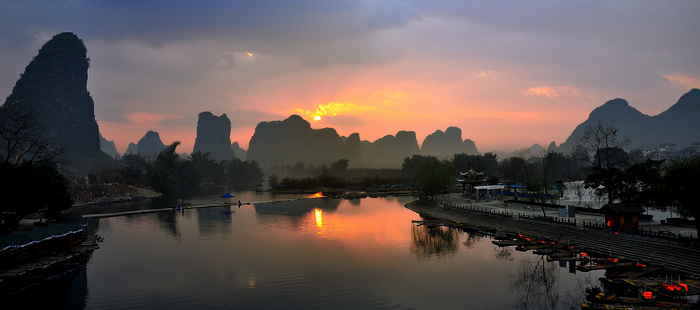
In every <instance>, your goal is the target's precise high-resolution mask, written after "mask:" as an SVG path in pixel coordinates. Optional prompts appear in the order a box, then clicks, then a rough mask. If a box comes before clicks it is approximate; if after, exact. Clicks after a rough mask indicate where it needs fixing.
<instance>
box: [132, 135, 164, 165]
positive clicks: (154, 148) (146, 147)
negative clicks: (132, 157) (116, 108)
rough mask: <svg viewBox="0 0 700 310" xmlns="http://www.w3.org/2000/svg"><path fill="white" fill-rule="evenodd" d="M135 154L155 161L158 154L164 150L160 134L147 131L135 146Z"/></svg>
mask: <svg viewBox="0 0 700 310" xmlns="http://www.w3.org/2000/svg"><path fill="white" fill-rule="evenodd" d="M136 149H137V153H139V154H141V155H142V156H144V157H148V158H150V159H156V157H158V153H160V151H162V150H163V149H165V144H163V141H162V140H161V139H160V134H158V133H157V132H155V131H152V130H149V131H148V132H147V133H146V135H144V136H143V138H141V140H139V142H138V143H137V144H136Z"/></svg>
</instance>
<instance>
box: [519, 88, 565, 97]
mask: <svg viewBox="0 0 700 310" xmlns="http://www.w3.org/2000/svg"><path fill="white" fill-rule="evenodd" d="M523 94H525V95H533V96H547V97H548V98H554V97H557V96H559V94H557V91H555V90H554V89H553V88H551V87H547V86H538V87H530V88H529V89H528V90H526V91H523Z"/></svg>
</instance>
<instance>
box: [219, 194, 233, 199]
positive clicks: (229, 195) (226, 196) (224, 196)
mask: <svg viewBox="0 0 700 310" xmlns="http://www.w3.org/2000/svg"><path fill="white" fill-rule="evenodd" d="M220 197H221V198H233V197H236V196H231V194H229V193H226V195H223V196H220Z"/></svg>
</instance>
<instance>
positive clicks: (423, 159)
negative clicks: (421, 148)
mask: <svg viewBox="0 0 700 310" xmlns="http://www.w3.org/2000/svg"><path fill="white" fill-rule="evenodd" d="M401 170H402V172H403V173H407V174H409V175H412V179H413V188H414V189H416V190H417V191H418V192H419V193H420V194H421V195H422V196H424V197H426V198H428V199H435V198H437V196H438V195H439V194H440V193H442V192H443V191H444V190H446V189H447V188H448V186H449V185H450V184H452V182H453V181H454V180H455V179H454V177H455V170H454V166H453V165H452V163H451V162H449V161H447V160H439V159H437V157H434V156H421V155H413V157H412V158H410V159H409V158H408V157H406V158H405V159H404V164H403V166H402V167H401Z"/></svg>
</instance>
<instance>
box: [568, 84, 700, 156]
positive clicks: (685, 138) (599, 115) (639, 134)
mask: <svg viewBox="0 0 700 310" xmlns="http://www.w3.org/2000/svg"><path fill="white" fill-rule="evenodd" d="M601 119H608V120H613V121H614V124H615V126H616V127H617V128H618V129H619V130H620V132H619V133H620V135H621V136H622V137H627V138H629V139H630V140H631V142H632V145H633V146H635V147H642V148H652V147H655V146H658V145H660V144H664V143H675V144H676V146H677V148H683V147H686V146H690V145H691V144H692V143H693V142H697V141H700V122H698V120H700V90H698V89H697V88H694V89H691V90H690V91H689V92H687V93H686V94H684V95H683V96H681V97H680V99H678V101H677V102H676V103H675V104H674V105H672V106H671V107H669V108H668V109H667V110H666V111H664V112H662V113H660V114H658V115H656V116H649V115H646V114H643V113H641V112H640V111H639V110H637V109H635V108H633V107H631V106H630V105H629V104H628V103H627V101H625V100H624V99H619V98H618V99H613V100H610V101H608V102H606V103H605V104H603V105H602V106H600V107H598V108H596V109H594V110H593V111H592V112H591V113H590V115H589V116H588V119H587V120H586V121H584V122H583V123H581V124H579V125H578V126H577V127H576V128H575V129H574V131H573V132H572V133H571V135H570V136H569V138H568V139H566V141H565V142H564V143H562V144H561V145H560V146H559V150H560V151H570V150H571V149H572V148H573V147H574V145H576V143H577V141H578V140H579V139H580V138H581V136H582V135H583V132H584V131H585V130H586V128H588V127H589V126H593V125H595V124H596V123H597V122H598V121H599V120H601Z"/></svg>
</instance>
